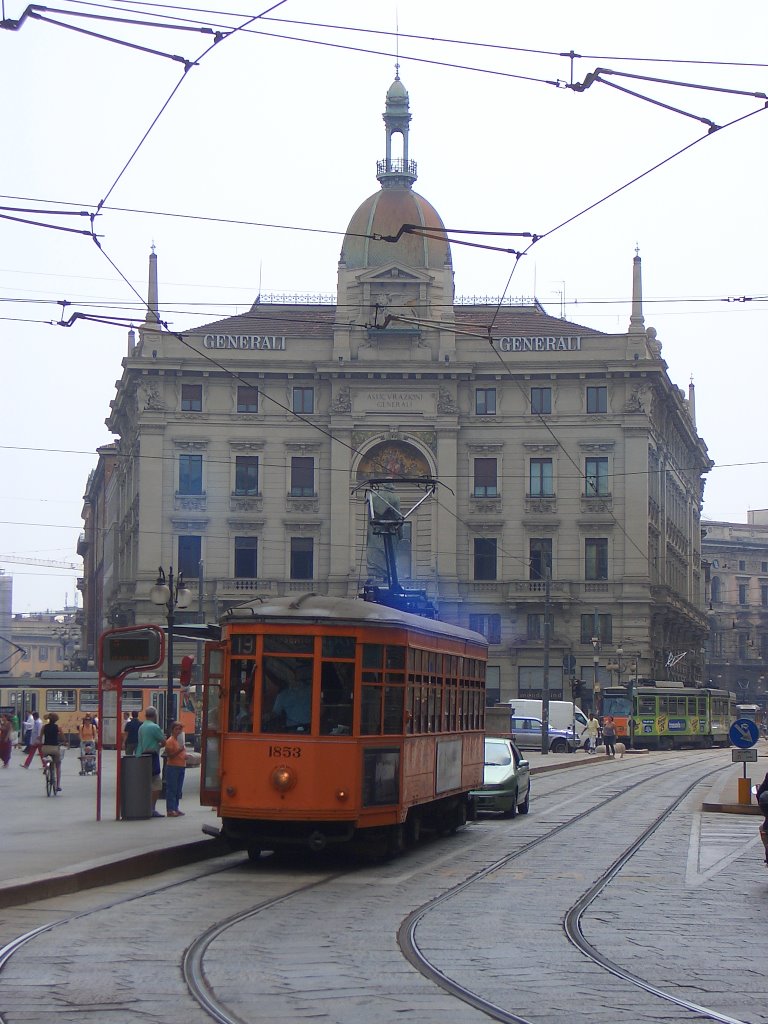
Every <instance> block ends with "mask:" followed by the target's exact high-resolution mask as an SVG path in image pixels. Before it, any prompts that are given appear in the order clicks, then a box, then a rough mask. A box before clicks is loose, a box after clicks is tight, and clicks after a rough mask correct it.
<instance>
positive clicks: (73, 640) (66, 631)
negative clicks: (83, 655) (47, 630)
mask: <svg viewBox="0 0 768 1024" xmlns="http://www.w3.org/2000/svg"><path fill="white" fill-rule="evenodd" d="M53 636H54V638H55V639H56V640H57V641H58V642H59V643H60V644H61V661H62V665H63V667H64V671H65V672H66V671H68V670H69V669H71V668H72V665H71V664H69V663H68V662H67V647H69V645H70V644H72V649H73V655H74V652H75V651H77V650H78V649H79V644H78V642H77V641H78V638H79V636H80V630H79V629H77V628H76V627H73V626H71V625H70V624H69V623H64V624H62V625H60V626H56V627H55V629H54V630H53Z"/></svg>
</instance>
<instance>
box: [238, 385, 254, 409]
mask: <svg viewBox="0 0 768 1024" xmlns="http://www.w3.org/2000/svg"><path fill="white" fill-rule="evenodd" d="M237 411H238V412H258V411H259V389H258V388H252V387H249V386H248V385H247V384H238V386H237Z"/></svg>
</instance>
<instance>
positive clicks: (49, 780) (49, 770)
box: [43, 754, 56, 796]
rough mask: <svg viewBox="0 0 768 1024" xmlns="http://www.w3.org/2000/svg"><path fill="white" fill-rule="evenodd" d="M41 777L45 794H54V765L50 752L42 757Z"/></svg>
mask: <svg viewBox="0 0 768 1024" xmlns="http://www.w3.org/2000/svg"><path fill="white" fill-rule="evenodd" d="M43 778H44V779H45V795H46V796H56V765H55V764H54V761H53V758H52V757H51V755H50V754H46V755H45V757H44V758H43Z"/></svg>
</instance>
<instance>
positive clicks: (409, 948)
mask: <svg viewBox="0 0 768 1024" xmlns="http://www.w3.org/2000/svg"><path fill="white" fill-rule="evenodd" d="M683 767H685V766H683ZM680 770H681V766H676V767H673V768H669V769H667V770H666V771H664V772H659V773H657V775H656V776H655V779H656V780H658V778H659V777H660V776H663V775H669V774H671V773H674V772H677V771H680ZM722 770H723V768H722V766H720V767H718V768H715V769H712V770H711V771H707V772H704V773H703V774H701V775H700V776H699V777H698V778H696V779H695V780H694V781H693V782H691V783H690V785H688V786H687V787H686V788H685V790H684V791H683V792H682V793H680V794H679V795H678V796H676V797H675V799H674V800H672V801H671V803H669V804H668V806H667V807H666V808H665V809H664V810H663V811H662V812H661V813H660V814H659V815H658V816H657V817H656V818H655V819H654V820H653V821H652V822H651V823H650V824H649V825H648V826H647V828H645V829H644V831H643V832H642V833H641V835H640V836H638V837H637V839H635V840H634V841H633V842H632V843H631V844H630V845H629V846H628V847H627V848H626V849H625V850H624V851H623V852H622V853H621V855H620V856H618V857H616V858H615V859H614V861H613V862H612V863H611V864H610V865H609V866H608V868H607V869H606V870H605V871H604V872H603V873H602V874H601V875H600V877H599V878H598V879H597V881H595V882H594V884H592V885H591V886H590V887H589V889H587V891H586V892H585V893H584V894H583V895H582V896H581V897H580V898H579V899H578V900H577V901H576V903H575V904H574V905H573V907H571V909H570V910H569V911H568V912H567V913H566V915H565V918H564V920H563V929H564V931H565V934H566V936H567V938H568V940H569V941H570V942H571V943H572V944H573V945H574V946H575V947H576V948H577V949H578V950H579V951H580V952H581V953H583V954H584V955H585V956H586V957H588V958H589V959H590V960H591V961H592V962H593V963H594V964H595V965H597V966H598V967H600V968H601V969H602V970H604V971H606V972H607V973H609V974H610V975H612V976H613V977H616V978H620V979H621V980H623V981H625V982H627V983H628V984H630V985H632V986H634V987H636V988H638V989H642V990H643V991H644V992H646V993H648V994H650V995H652V996H655V997H657V998H659V999H661V1000H664V1001H666V1002H668V1003H672V1004H674V1005H675V1006H678V1007H680V1008H682V1009H683V1010H688V1011H690V1012H691V1013H693V1014H694V1015H696V1016H697V1017H698V1018H700V1019H701V1018H705V1019H707V1020H712V1021H717V1022H719V1024H745V1022H743V1021H741V1020H739V1019H737V1018H735V1017H732V1016H729V1015H727V1014H723V1013H720V1012H719V1011H718V1010H716V1009H713V1008H711V1007H705V1006H702V1005H700V1004H698V1003H695V1002H693V1001H691V1000H687V999H684V998H682V997H680V996H677V995H675V994H674V993H672V992H668V991H665V990H663V989H661V988H659V987H658V986H655V985H653V984H651V983H649V982H648V981H646V980H645V979H643V978H640V977H638V976H637V975H635V974H633V973H632V972H630V971H628V970H626V969H625V968H623V967H622V966H621V965H620V964H618V963H617V962H616V961H615V960H612V959H611V958H610V957H607V956H606V955H605V954H603V953H602V952H600V951H599V950H598V949H597V948H596V947H595V946H594V945H593V944H592V943H591V942H589V940H588V939H587V938H586V936H585V935H584V932H583V930H582V920H583V917H584V914H585V913H586V911H587V910H588V909H589V907H590V906H591V905H592V904H593V903H594V902H595V901H596V900H597V899H598V898H599V897H600V895H601V894H602V893H603V891H604V890H605V888H606V887H607V886H608V885H609V884H610V882H611V881H612V880H613V879H615V878H616V877H617V876H618V875H619V873H620V872H621V870H622V869H623V868H624V867H625V866H626V865H627V864H628V863H629V862H630V861H631V860H632V858H633V857H634V856H635V855H636V854H637V853H638V852H639V851H640V850H641V849H642V848H643V847H644V846H645V845H646V843H647V842H648V840H649V839H650V838H651V837H652V836H653V835H654V834H655V833H656V832H657V831H658V830H659V828H660V827H661V826H662V825H663V824H664V823H665V822H666V821H667V820H668V819H669V818H670V817H671V815H673V814H674V812H675V811H676V810H677V808H678V807H679V806H680V805H681V804H682V803H683V801H684V800H685V799H686V798H687V797H688V796H689V795H690V794H691V793H692V792H693V790H694V789H696V788H697V787H698V786H700V785H701V784H702V782H704V781H705V780H706V779H707V778H709V776H711V775H715V774H717V772H719V771H722ZM649 781H650V780H648V779H647V778H646V779H640V780H638V781H637V782H635V783H632V784H630V785H629V786H627V787H626V788H625V789H624V790H623V791H622V792H621V793H619V794H615V795H613V796H609V797H606V798H605V799H604V800H602V801H600V802H599V803H596V804H595V805H593V806H592V807H591V808H590V809H589V810H587V811H583V812H582V813H581V814H580V815H579V816H578V817H574V818H572V819H570V820H568V821H565V822H562V823H561V824H559V825H557V826H555V827H554V828H553V829H551V830H550V831H549V832H547V833H546V834H544V835H541V836H537V837H536V838H535V839H533V840H531V841H530V842H529V843H526V844H525V845H524V846H522V847H520V848H518V849H517V850H514V851H512V852H511V853H509V854H507V855H505V856H504V857H502V858H499V860H497V861H496V862H494V863H493V864H489V865H487V866H486V867H484V868H483V869H482V870H480V871H478V872H477V873H476V874H475V875H473V876H470V877H469V878H467V879H465V880H464V881H463V882H461V883H459V884H458V885H456V886H454V887H453V888H452V889H450V890H447V891H446V892H444V893H442V894H441V895H440V896H438V897H436V898H435V899H433V900H430V901H428V902H427V903H425V904H423V905H422V906H421V907H418V908H417V909H416V910H414V911H413V912H412V913H411V914H409V916H408V917H407V918H406V919H405V920H404V921H403V923H402V924H401V926H400V929H399V931H398V944H399V946H400V948H401V950H402V952H403V955H404V956H405V957H406V959H407V960H408V961H409V963H411V964H412V965H413V966H414V967H415V968H416V970H418V971H419V972H420V973H422V974H423V975H424V976H425V977H427V978H429V979H430V980H432V981H433V982H434V983H435V984H436V985H438V986H439V987H440V988H442V989H443V990H444V991H446V992H448V993H450V994H451V995H453V996H454V997H455V998H456V999H458V1000H460V1001H461V1002H463V1003H466V1004H468V1005H470V1006H472V1007H474V1008H475V1009H477V1010H480V1011H481V1012H482V1013H484V1014H485V1015H486V1016H488V1017H489V1018H490V1019H491V1020H496V1021H500V1022H502V1024H532V1022H531V1020H530V1018H528V1017H524V1016H522V1015H520V1014H518V1013H515V1012H513V1011H512V1010H510V1009H508V1008H506V1007H503V1006H499V1005H498V1004H497V1003H494V1002H492V1001H491V1000H489V999H486V998H485V997H484V996H482V995H480V994H479V993H477V992H475V991H473V990H472V989H470V988H469V987H468V986H466V985H463V984H461V983H460V982H458V981H457V980H455V979H454V978H451V977H450V976H449V975H448V974H447V973H446V972H444V971H442V970H441V969H440V968H439V967H438V966H437V965H436V964H435V963H434V962H432V961H431V960H430V959H429V957H428V956H427V955H426V954H425V953H424V952H423V950H422V949H421V948H420V946H419V944H418V942H417V939H416V930H417V928H418V925H419V924H420V923H421V922H422V921H423V920H424V918H425V917H426V916H427V915H428V914H429V913H430V912H431V911H433V910H435V909H436V908H437V907H439V906H440V905H442V904H445V903H448V902H450V901H451V900H452V899H454V898H455V897H457V896H458V895H459V894H460V893H462V892H464V891H466V890H467V889H469V888H471V887H472V886H474V885H476V884H477V883H478V882H479V881H481V880H482V879H484V878H487V877H488V876H490V875H492V874H494V873H496V872H498V871H500V870H501V869H503V868H505V867H507V866H508V865H510V864H512V863H513V862H514V861H516V860H519V859H521V858H523V857H524V856H526V855H527V854H529V853H530V852H531V851H532V850H534V849H535V848H536V847H538V846H540V845H542V844H543V843H546V842H548V841H549V840H551V839H552V838H554V837H556V836H557V835H558V834H559V833H561V832H563V831H564V830H565V829H568V828H570V827H571V826H572V825H573V824H574V823H575V822H576V821H577V820H579V821H580V820H582V819H583V818H585V817H587V816H588V815H591V814H594V813H596V812H598V811H600V810H602V809H603V808H605V807H606V806H607V805H609V804H610V803H612V802H613V801H614V800H616V799H619V798H623V797H625V796H626V794H627V793H628V792H630V791H631V790H634V789H636V788H638V787H640V786H642V785H644V784H646V783H648V782H649Z"/></svg>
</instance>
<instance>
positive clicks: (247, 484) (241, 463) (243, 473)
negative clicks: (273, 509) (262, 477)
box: [235, 455, 259, 494]
mask: <svg viewBox="0 0 768 1024" xmlns="http://www.w3.org/2000/svg"><path fill="white" fill-rule="evenodd" d="M258 493H259V456H258V455H237V456H235V494H258Z"/></svg>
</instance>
